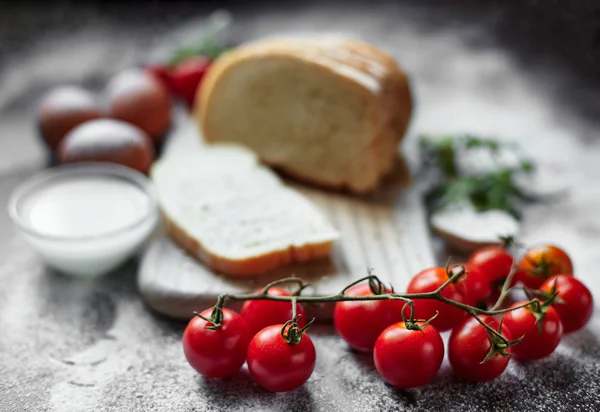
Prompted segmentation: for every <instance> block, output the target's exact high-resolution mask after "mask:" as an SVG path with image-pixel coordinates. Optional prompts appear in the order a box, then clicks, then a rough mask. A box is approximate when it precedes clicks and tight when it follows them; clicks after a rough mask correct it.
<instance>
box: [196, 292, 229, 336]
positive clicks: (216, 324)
mask: <svg viewBox="0 0 600 412" xmlns="http://www.w3.org/2000/svg"><path fill="white" fill-rule="evenodd" d="M224 301H225V297H223V296H219V298H218V299H217V303H216V304H215V306H213V307H212V312H211V313H210V318H206V317H204V316H202V315H201V314H200V313H198V312H196V311H194V316H198V317H199V318H200V319H203V320H205V321H206V322H207V325H206V326H204V328H205V329H210V330H217V329H219V328H220V327H221V325H222V324H223V303H224Z"/></svg>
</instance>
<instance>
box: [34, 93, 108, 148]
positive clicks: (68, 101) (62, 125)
mask: <svg viewBox="0 0 600 412" xmlns="http://www.w3.org/2000/svg"><path fill="white" fill-rule="evenodd" d="M103 116H104V112H103V110H102V108H101V106H100V105H99V104H98V102H97V101H96V99H95V97H94V95H93V94H92V93H90V92H88V91H86V90H84V89H81V88H79V87H75V86H63V87H59V88H56V89H54V90H52V91H50V92H49V93H48V94H47V95H46V96H45V97H44V98H43V99H42V101H41V104H40V108H39V111H38V120H37V121H38V126H39V131H40V134H41V135H42V138H43V140H44V141H45V142H46V144H47V145H48V147H50V149H52V150H56V148H57V147H58V146H59V144H60V142H61V141H62V139H63V138H64V137H65V135H66V134H67V133H69V132H70V131H71V130H72V129H73V128H75V127H76V126H78V125H80V124H81V123H84V122H86V121H88V120H92V119H98V118H100V117H103Z"/></svg>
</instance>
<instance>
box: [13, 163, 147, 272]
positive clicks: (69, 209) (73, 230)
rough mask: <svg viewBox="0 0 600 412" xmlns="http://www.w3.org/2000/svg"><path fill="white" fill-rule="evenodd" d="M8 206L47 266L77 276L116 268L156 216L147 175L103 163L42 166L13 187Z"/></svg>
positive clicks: (131, 253) (142, 237)
mask: <svg viewBox="0 0 600 412" xmlns="http://www.w3.org/2000/svg"><path fill="white" fill-rule="evenodd" d="M8 210H9V214H10V216H11V218H12V219H13V221H14V223H15V224H16V226H17V227H18V228H19V229H20V231H21V233H22V234H23V236H24V238H25V239H26V240H27V242H28V243H29V244H30V245H31V246H32V247H33V248H34V249H35V250H36V251H37V252H38V254H39V255H40V256H41V258H42V259H43V261H44V262H45V263H46V264H47V265H48V266H50V267H52V268H54V269H56V270H58V271H60V272H63V273H66V274H69V275H74V276H78V277H94V276H99V275H102V274H105V273H108V272H110V271H111V270H113V269H115V268H117V267H118V266H119V265H121V264H122V263H124V262H125V261H126V260H127V259H128V258H130V257H131V256H132V255H133V254H134V253H135V252H137V250H138V249H139V248H140V246H142V245H143V243H144V242H145V240H146V239H148V237H149V236H150V234H151V233H152V231H153V230H154V228H155V227H156V223H157V221H158V212H157V202H156V195H155V192H154V189H153V186H152V183H151V182H150V180H149V179H148V178H147V177H146V176H144V175H143V174H141V173H139V172H136V171H134V170H131V169H128V168H126V167H123V166H118V165H113V164H103V163H81V164H74V165H66V166H60V167H56V168H52V169H48V170H46V171H43V172H41V173H39V174H37V175H35V176H33V177H32V178H30V179H28V180H27V181H25V182H24V183H23V184H21V185H20V186H19V187H18V188H16V189H15V190H14V192H13V193H12V194H11V198H10V200H9V203H8Z"/></svg>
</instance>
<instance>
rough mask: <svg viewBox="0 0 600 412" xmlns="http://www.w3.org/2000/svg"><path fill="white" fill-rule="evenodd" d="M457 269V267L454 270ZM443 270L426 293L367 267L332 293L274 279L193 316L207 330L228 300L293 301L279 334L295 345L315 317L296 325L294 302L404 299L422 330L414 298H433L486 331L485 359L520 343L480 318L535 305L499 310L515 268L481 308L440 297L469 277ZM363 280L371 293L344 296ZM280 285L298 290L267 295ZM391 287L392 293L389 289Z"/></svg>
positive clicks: (413, 325) (411, 323) (409, 319)
mask: <svg viewBox="0 0 600 412" xmlns="http://www.w3.org/2000/svg"><path fill="white" fill-rule="evenodd" d="M457 269H458V270H457ZM446 271H447V273H448V280H446V281H445V282H444V283H443V284H442V285H440V287H438V288H437V289H436V290H435V291H432V292H427V293H395V292H394V290H393V287H390V288H389V289H386V286H385V285H384V283H383V282H382V281H381V280H380V279H379V278H378V277H377V276H376V275H374V274H373V271H372V270H371V269H369V271H368V273H369V274H368V276H365V277H363V278H360V279H358V280H356V281H354V282H352V283H350V284H348V285H347V286H346V287H344V288H343V289H342V290H341V291H340V292H339V293H336V294H332V295H324V296H302V295H301V293H302V291H303V290H304V289H305V288H306V287H308V286H309V284H307V283H304V281H303V280H302V279H300V278H296V277H288V278H283V279H279V280H276V281H273V282H271V283H269V284H267V285H266V286H265V287H264V288H263V289H262V290H261V291H260V292H259V293H252V294H239V295H233V294H223V295H220V296H219V297H218V299H217V302H216V304H215V305H214V306H213V307H212V313H211V316H210V318H206V317H204V316H202V315H200V314H199V313H197V312H194V314H195V315H196V316H199V317H201V318H202V319H204V320H206V321H207V322H210V323H209V325H208V326H206V328H209V329H218V328H219V327H220V326H221V322H222V319H223V315H222V311H223V306H224V305H225V303H226V302H227V301H248V300H261V299H264V300H274V301H285V302H290V303H291V304H292V308H293V309H292V310H293V316H292V319H291V320H289V321H288V322H287V323H286V324H285V325H284V327H283V328H282V330H281V334H282V337H283V338H284V339H285V340H286V341H287V342H288V343H290V344H294V343H297V342H299V341H300V339H301V336H302V333H304V332H305V331H306V329H308V327H309V326H310V325H311V324H312V322H313V321H314V319H312V320H311V321H310V322H308V324H307V325H306V326H304V327H303V328H299V327H298V324H297V322H298V317H297V316H296V313H295V312H296V309H295V308H296V303H327V302H345V301H376V300H401V301H403V302H405V305H404V308H405V309H406V308H407V307H408V308H410V311H409V313H410V314H409V316H405V315H404V310H403V311H402V313H403V317H404V321H405V323H406V325H407V328H409V329H413V330H422V329H423V327H424V324H423V322H426V323H425V325H427V324H429V322H430V321H431V319H428V320H417V319H414V300H415V299H432V300H437V301H440V302H443V303H446V304H448V305H451V306H454V307H456V308H458V309H460V310H463V311H465V312H467V313H468V314H469V315H471V316H473V317H474V318H475V319H476V320H477V321H478V322H479V323H480V324H481V325H482V326H483V327H484V328H485V330H486V332H487V333H488V335H489V337H490V341H491V342H492V347H491V349H490V352H489V354H488V356H487V357H486V359H489V358H490V357H491V356H493V355H494V354H502V355H504V354H505V353H506V352H505V350H506V349H507V348H509V347H511V346H514V345H516V344H517V343H519V342H520V339H516V340H509V339H507V338H506V337H505V336H504V335H503V334H502V332H501V328H500V329H499V330H496V329H494V328H493V327H491V326H490V325H488V324H487V323H485V322H484V321H483V320H481V319H480V316H494V315H501V314H504V313H507V312H510V311H514V310H517V309H520V308H525V307H528V306H532V305H535V304H536V303H537V300H536V299H535V298H533V297H532V298H531V299H530V300H528V301H526V302H523V303H522V304H520V305H517V306H512V307H510V308H505V309H499V307H500V305H501V304H502V301H503V300H504V299H505V298H506V296H507V295H508V294H509V293H510V290H511V287H510V285H511V281H512V278H513V276H514V275H515V269H514V268H513V269H512V270H511V272H510V273H509V275H508V277H507V278H506V280H505V281H504V284H503V286H502V289H501V292H500V296H499V298H498V300H497V301H496V303H495V304H494V305H493V307H492V308H491V309H481V308H478V307H475V306H470V305H467V304H465V303H461V302H457V301H454V300H452V299H448V298H446V297H444V296H442V291H443V290H444V288H446V287H447V286H448V285H450V284H451V283H456V282H463V281H465V280H466V278H467V277H468V272H467V271H466V270H465V268H464V267H463V266H454V267H452V268H450V267H449V266H446ZM362 282H368V284H369V286H370V288H371V291H372V292H373V294H372V295H360V296H351V295H347V294H346V291H347V290H348V289H350V288H351V287H352V286H355V285H357V284H359V283H362ZM280 285H296V286H297V289H296V291H295V292H294V293H293V294H292V295H291V296H278V295H271V294H269V290H270V289H271V288H273V287H275V286H280ZM388 290H391V293H389V292H388Z"/></svg>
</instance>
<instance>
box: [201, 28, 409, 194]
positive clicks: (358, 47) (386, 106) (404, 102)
mask: <svg viewBox="0 0 600 412" xmlns="http://www.w3.org/2000/svg"><path fill="white" fill-rule="evenodd" d="M265 56H269V57H283V58H286V57H287V58H297V59H301V60H303V61H304V62H305V63H307V64H314V65H316V66H319V67H320V68H322V69H323V70H331V68H330V67H329V68H328V63H327V62H329V64H331V65H336V64H342V65H346V66H349V67H351V68H352V69H354V70H358V71H360V72H361V73H362V74H364V75H365V76H370V77H373V78H374V80H376V81H377V82H379V85H380V90H379V91H378V92H377V93H374V92H372V91H369V90H368V89H367V88H365V87H364V86H362V85H360V84H359V83H358V82H357V81H356V80H353V79H351V78H349V77H347V78H346V80H347V81H348V82H351V83H355V85H356V87H357V90H360V93H363V94H364V95H365V96H366V99H367V101H369V100H370V101H372V102H373V103H372V104H373V105H374V107H376V110H377V112H378V113H379V115H378V116H376V117H375V118H372V119H370V121H371V123H372V127H371V130H373V132H372V135H371V136H370V138H369V142H370V143H369V146H368V147H369V150H368V151H367V153H364V156H366V157H367V158H368V159H367V161H368V164H369V165H370V168H369V174H372V175H373V176H372V178H371V179H370V180H369V181H368V182H367V183H366V184H364V183H357V182H354V181H352V179H351V178H349V177H348V176H341V177H340V179H337V180H336V181H334V180H332V179H328V180H324V179H321V178H320V176H319V174H318V172H317V173H311V172H307V171H302V170H295V168H293V167H291V166H290V165H288V164H285V163H284V162H283V163H278V162H274V161H272V160H271V159H267V158H262V157H261V160H262V161H263V162H264V163H265V164H267V165H269V166H273V167H275V168H277V169H279V170H281V171H283V172H284V173H285V174H286V175H289V176H292V177H295V178H298V179H300V180H303V181H306V182H310V183H312V184H314V185H317V186H321V187H325V188H331V189H336V190H347V191H350V192H352V193H356V194H367V193H370V192H373V191H375V190H376V189H377V188H378V187H379V185H380V183H381V181H382V180H383V178H384V177H385V176H386V175H387V174H389V173H390V172H391V170H392V169H393V165H394V161H395V159H396V156H397V152H398V144H399V143H400V142H401V140H402V138H403V136H404V134H405V132H406V129H407V128H408V124H409V120H410V117H411V114H412V96H411V94H410V87H409V83H408V78H407V76H406V74H405V73H404V71H403V70H402V69H401V68H400V67H399V66H398V64H397V63H396V62H395V60H394V59H393V57H391V56H390V55H388V54H386V53H384V52H383V51H381V50H379V49H377V48H376V47H374V46H372V45H370V44H368V43H364V42H361V41H358V40H350V39H331V40H319V39H286V38H274V39H268V40H263V41H260V42H256V43H251V44H248V45H245V46H242V47H240V48H238V49H235V50H233V51H232V52H229V53H227V54H226V55H224V56H222V57H220V58H219V59H218V60H217V61H216V62H215V63H214V64H213V66H212V67H211V69H210V70H209V72H208V73H207V75H206V77H205V80H204V82H203V85H202V87H201V88H200V90H199V96H198V99H196V101H198V102H199V105H198V106H197V107H196V108H195V113H194V115H195V118H196V120H197V122H198V123H199V126H200V127H201V129H202V131H203V135H204V138H205V139H206V140H207V141H215V140H218V138H215V133H213V131H212V129H211V125H210V124H209V121H208V117H209V106H210V98H211V95H212V93H213V92H214V90H216V89H217V88H218V84H219V81H220V80H222V79H224V78H225V77H226V76H225V74H226V73H227V72H228V70H230V69H231V68H233V67H234V66H235V64H236V63H238V62H240V61H242V60H245V59H253V58H264V57H265ZM375 66H376V67H377V73H375V71H374V70H373V68H374V67H375ZM258 155H259V156H260V153H258Z"/></svg>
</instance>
